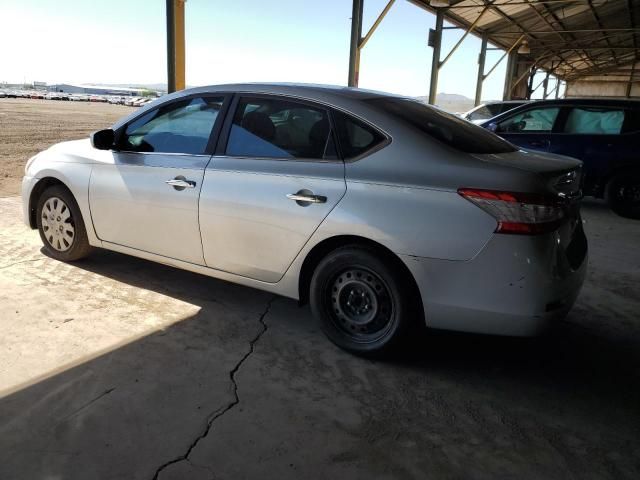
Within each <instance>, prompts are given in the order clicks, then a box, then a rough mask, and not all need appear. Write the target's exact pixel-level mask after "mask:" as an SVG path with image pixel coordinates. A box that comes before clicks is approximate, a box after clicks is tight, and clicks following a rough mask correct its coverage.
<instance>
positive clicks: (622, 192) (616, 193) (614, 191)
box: [606, 172, 640, 219]
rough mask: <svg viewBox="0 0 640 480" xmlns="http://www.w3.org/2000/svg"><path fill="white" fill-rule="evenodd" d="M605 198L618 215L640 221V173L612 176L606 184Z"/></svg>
mask: <svg viewBox="0 0 640 480" xmlns="http://www.w3.org/2000/svg"><path fill="white" fill-rule="evenodd" d="M606 197H607V201H608V202H609V206H610V207H611V210H613V211H614V212H616V213H617V214H618V215H621V216H623V217H629V218H636V219H640V172H631V173H629V172H625V173H619V174H618V175H616V176H614V177H613V178H612V179H611V180H610V181H609V183H608V184H607V192H606Z"/></svg>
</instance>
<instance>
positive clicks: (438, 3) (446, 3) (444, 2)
mask: <svg viewBox="0 0 640 480" xmlns="http://www.w3.org/2000/svg"><path fill="white" fill-rule="evenodd" d="M429 5H431V6H432V7H436V8H437V7H450V6H451V0H430V1H429Z"/></svg>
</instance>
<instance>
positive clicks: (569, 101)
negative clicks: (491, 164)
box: [480, 97, 640, 127]
mask: <svg viewBox="0 0 640 480" xmlns="http://www.w3.org/2000/svg"><path fill="white" fill-rule="evenodd" d="M571 105H578V106H583V107H588V106H592V107H598V106H600V107H603V106H607V107H635V108H638V107H640V100H634V99H628V98H615V97H602V98H592V97H584V98H583V97H574V98H559V99H554V100H536V101H535V102H530V103H525V104H524V105H521V106H519V107H516V108H514V109H512V110H509V111H508V112H504V113H501V114H500V115H496V116H495V117H493V118H490V119H487V120H486V121H484V122H483V123H481V124H480V126H483V127H484V126H486V125H488V124H489V123H492V122H496V121H501V120H502V119H504V118H508V117H511V116H512V115H517V114H518V113H520V112H523V111H525V110H528V109H529V108H531V107H532V106H533V107H535V108H540V107H567V106H571Z"/></svg>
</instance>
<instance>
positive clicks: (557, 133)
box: [481, 98, 640, 218]
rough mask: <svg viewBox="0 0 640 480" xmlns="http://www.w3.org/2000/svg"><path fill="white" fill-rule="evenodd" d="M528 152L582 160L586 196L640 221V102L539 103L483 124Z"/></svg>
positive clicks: (599, 100)
mask: <svg viewBox="0 0 640 480" xmlns="http://www.w3.org/2000/svg"><path fill="white" fill-rule="evenodd" d="M481 126H482V127H484V128H487V129H488V130H491V131H493V132H495V133H497V134H498V135H500V136H501V137H503V138H505V139H506V140H508V141H509V142H511V143H513V144H515V145H518V146H519V147H522V148H523V149H525V150H539V151H543V152H550V153H558V154H562V155H568V156H570V157H575V158H577V159H579V160H582V162H583V164H584V166H583V169H584V194H585V195H591V196H594V197H599V198H606V199H607V201H608V202H609V205H610V206H611V208H612V210H613V211H615V212H616V213H618V214H620V215H623V216H626V217H631V218H640V101H636V100H622V99H593V98H589V99H580V98H573V99H562V100H541V101H537V102H534V103H530V104H526V105H523V106H521V107H518V108H515V109H513V110H510V111H508V112H506V113H503V114H501V115H498V116H496V117H493V118H491V119H489V120H487V121H485V122H483V123H482V124H481Z"/></svg>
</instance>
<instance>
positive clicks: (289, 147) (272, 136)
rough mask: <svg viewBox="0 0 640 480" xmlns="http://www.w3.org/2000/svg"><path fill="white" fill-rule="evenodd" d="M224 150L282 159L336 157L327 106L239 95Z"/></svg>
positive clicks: (239, 155) (235, 154)
mask: <svg viewBox="0 0 640 480" xmlns="http://www.w3.org/2000/svg"><path fill="white" fill-rule="evenodd" d="M226 154H227V155H230V156H237V157H267V158H283V159H286V158H290V159H295V158H305V159H336V158H337V155H336V149H335V144H334V142H333V135H332V132H331V123H330V122H329V116H328V114H327V111H326V110H324V109H321V108H316V107H313V106H310V105H307V104H304V103H298V102H295V101H290V100H281V99H278V98H264V97H255V98H253V97H242V98H241V99H240V101H239V102H238V107H237V109H236V113H235V115H234V117H233V124H232V125H231V131H230V132H229V140H228V141H227V149H226Z"/></svg>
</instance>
